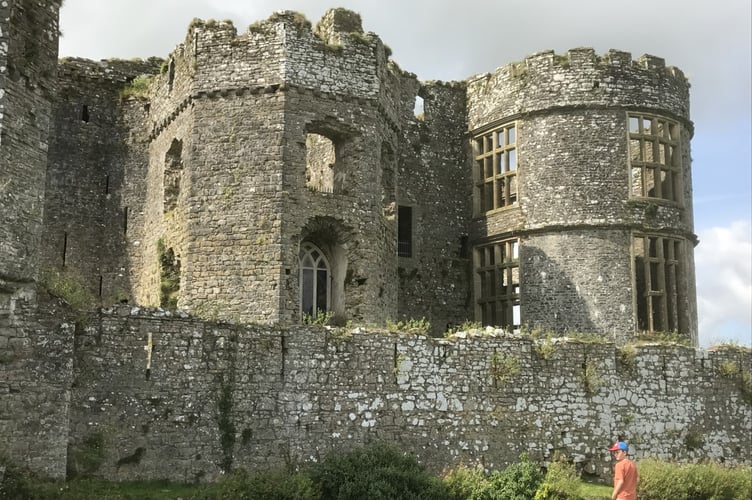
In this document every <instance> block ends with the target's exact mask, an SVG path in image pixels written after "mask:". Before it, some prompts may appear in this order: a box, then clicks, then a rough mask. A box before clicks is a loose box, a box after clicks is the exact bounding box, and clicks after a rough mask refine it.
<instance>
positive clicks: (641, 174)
mask: <svg viewBox="0 0 752 500" xmlns="http://www.w3.org/2000/svg"><path fill="white" fill-rule="evenodd" d="M628 119H629V165H630V181H631V182H630V183H631V193H632V196H636V197H643V198H660V199H663V200H669V201H675V202H681V192H682V189H681V154H680V151H679V146H680V143H679V124H678V123H677V122H674V121H671V120H667V119H665V118H660V117H655V116H649V115H642V114H630V115H628Z"/></svg>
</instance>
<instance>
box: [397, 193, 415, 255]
mask: <svg viewBox="0 0 752 500" xmlns="http://www.w3.org/2000/svg"><path fill="white" fill-rule="evenodd" d="M397 255H398V256H399V257H412V256H413V207H407V206H403V205H400V206H399V208H398V211H397Z"/></svg>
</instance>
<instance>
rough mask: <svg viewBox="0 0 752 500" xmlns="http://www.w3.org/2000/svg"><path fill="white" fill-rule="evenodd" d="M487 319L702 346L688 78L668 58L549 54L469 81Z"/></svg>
mask: <svg viewBox="0 0 752 500" xmlns="http://www.w3.org/2000/svg"><path fill="white" fill-rule="evenodd" d="M468 122H469V127H470V130H471V134H472V141H473V145H474V152H473V155H474V156H473V159H474V163H473V165H474V167H473V180H474V186H475V191H474V215H475V216H476V218H475V227H474V231H473V239H474V278H475V295H474V297H475V303H476V317H478V318H479V319H481V320H482V321H483V322H484V323H487V324H497V325H503V326H511V327H513V328H517V327H521V326H522V325H526V326H528V327H530V328H540V329H543V330H546V331H552V332H558V333H565V332H572V331H575V332H597V333H601V334H604V335H607V336H609V337H610V338H613V339H614V340H616V341H617V342H625V341H627V340H629V339H630V338H633V337H634V335H635V334H636V333H639V332H679V333H681V334H682V335H684V336H688V337H689V339H690V340H691V341H692V342H693V343H695V344H696V342H697V306H696V297H695V277H694V259H693V248H694V245H695V244H696V242H697V240H696V236H695V235H694V234H693V222H692V190H691V188H692V181H691V168H690V167H691V164H690V163H691V160H690V139H691V137H692V133H693V128H692V122H691V121H690V120H689V84H688V83H687V80H686V78H685V77H684V75H683V74H682V73H681V72H680V71H679V70H677V69H676V68H673V67H666V65H665V64H664V61H663V59H660V58H657V57H653V56H647V55H645V56H642V57H641V58H639V59H638V60H637V61H633V60H632V57H631V55H630V54H629V53H626V52H619V51H613V50H612V51H609V52H608V53H606V54H605V55H603V56H602V57H599V56H597V55H596V54H595V52H594V51H593V50H592V49H575V50H570V51H569V52H568V53H567V55H565V56H560V55H556V54H554V53H553V52H550V51H549V52H542V53H539V54H535V55H533V56H530V57H528V58H527V59H526V60H525V61H524V62H522V63H515V64H511V65H508V66H505V67H502V68H500V69H498V70H497V71H496V72H494V73H493V74H488V75H483V76H480V77H478V78H476V79H474V80H472V81H470V82H469V84H468Z"/></svg>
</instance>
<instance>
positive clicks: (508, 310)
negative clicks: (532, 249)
mask: <svg viewBox="0 0 752 500" xmlns="http://www.w3.org/2000/svg"><path fill="white" fill-rule="evenodd" d="M519 246H520V244H519V240H518V239H516V238H515V239H509V240H505V241H500V242H496V243H493V244H490V245H484V246H480V247H476V249H475V255H474V260H475V262H474V266H473V267H474V269H475V291H476V294H475V296H476V298H477V299H476V311H477V315H476V318H478V319H480V321H481V322H482V323H483V325H490V326H501V327H504V328H508V329H510V330H517V329H519V327H520V324H521V320H520V256H519Z"/></svg>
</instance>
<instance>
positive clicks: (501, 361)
mask: <svg viewBox="0 0 752 500" xmlns="http://www.w3.org/2000/svg"><path fill="white" fill-rule="evenodd" d="M488 364H489V371H490V374H491V378H492V379H493V381H494V383H495V384H497V385H500V384H503V383H504V382H506V381H507V380H509V379H510V378H512V377H514V376H516V375H517V374H519V373H520V362H519V360H518V359H517V358H515V357H514V356H505V355H500V354H499V353H494V354H493V356H491V359H490V360H489V362H488Z"/></svg>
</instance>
